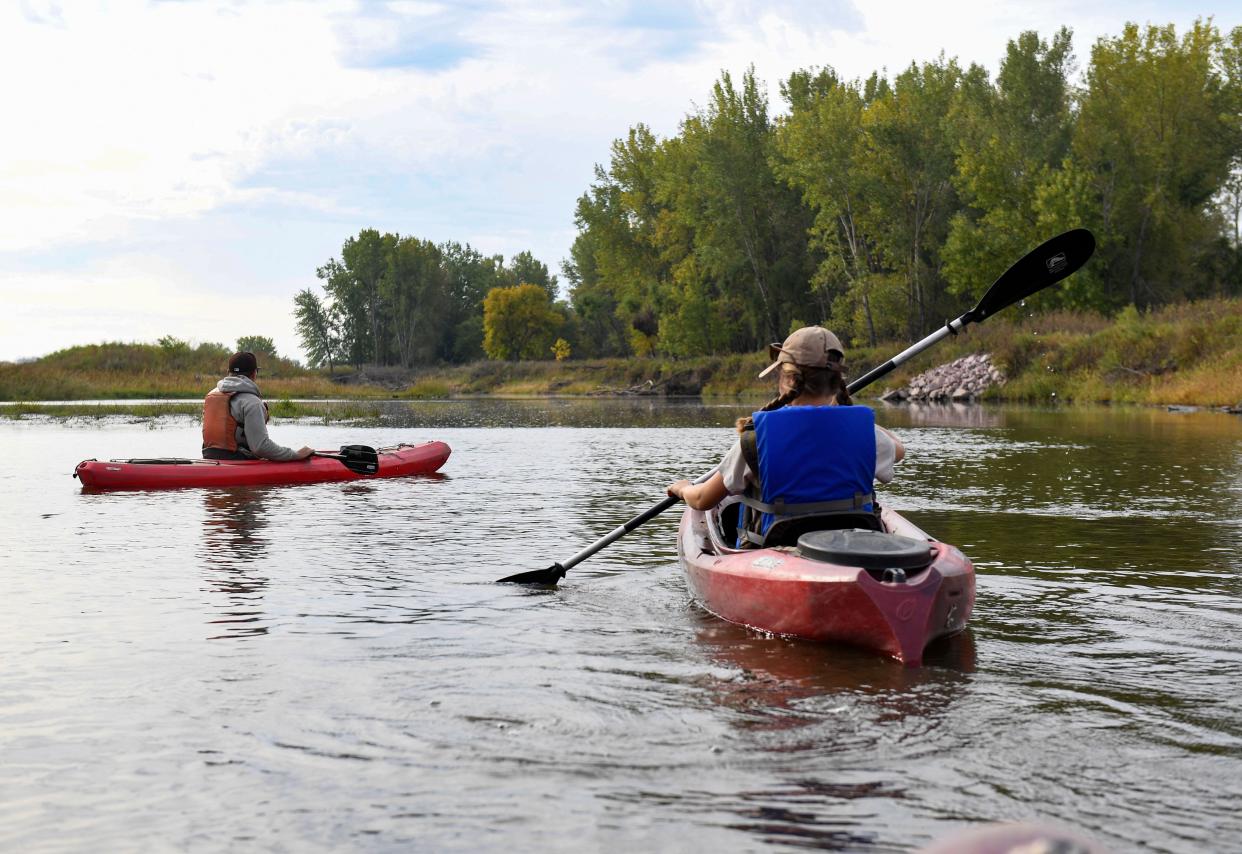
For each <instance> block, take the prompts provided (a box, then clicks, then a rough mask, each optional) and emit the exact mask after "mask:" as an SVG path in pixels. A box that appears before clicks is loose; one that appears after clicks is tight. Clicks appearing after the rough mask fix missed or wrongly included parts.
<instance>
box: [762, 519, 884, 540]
mask: <svg viewBox="0 0 1242 854" xmlns="http://www.w3.org/2000/svg"><path fill="white" fill-rule="evenodd" d="M856 528H861V529H864V530H867V531H881V530H883V527H882V526H881V525H880V517H879V516H878V515H877V514H876V513H872V512H869V511H858V512H851V513H841V512H837V513H817V514H813V515H808V516H790V517H787V518H784V519H778V520H777V521H775V522H773V523H772V527H771V528H768V532H767V534H765V535H764V537H763V543H762V545H760V548H769V547H771V546H796V545H798V540H799V539H801V537H802V535H803V534H808V533H811V532H813V531H839V530H844V529H856Z"/></svg>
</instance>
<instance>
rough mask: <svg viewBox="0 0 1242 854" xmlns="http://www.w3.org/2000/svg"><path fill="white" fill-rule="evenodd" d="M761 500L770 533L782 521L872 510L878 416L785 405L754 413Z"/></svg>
mask: <svg viewBox="0 0 1242 854" xmlns="http://www.w3.org/2000/svg"><path fill="white" fill-rule="evenodd" d="M754 419H755V444H756V447H757V451H758V454H757V457H758V462H759V471H758V472H757V474H758V475H759V486H760V494H759V500H757V501H756V500H754V499H753V498H743V501H744V502H745V503H746V504H748V505H749V506H750V507H752V508H755V509H756V510H758V511H760V512H761V513H762V516H761V518H760V522H759V525H758V530H759V533H760V534H766V533H767V531H768V529H769V528H771V527H772V523H773V522H774V521H775V520H776V519H777V518H781V517H787V516H805V515H812V514H820V513H848V512H866V513H871V512H874V509H875V503H874V502H875V454H876V449H875V413H874V412H872V411H871V409H870V408H869V407H866V406H787V407H784V408H782V409H777V410H774V411H772V412H756V413H755V415H754Z"/></svg>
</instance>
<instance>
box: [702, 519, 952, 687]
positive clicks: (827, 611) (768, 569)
mask: <svg viewBox="0 0 1242 854" xmlns="http://www.w3.org/2000/svg"><path fill="white" fill-rule="evenodd" d="M881 521H882V524H883V528H884V531H885V532H886V533H887V534H891V535H897V536H900V537H908V538H911V539H913V540H918V541H921V542H923V543H926V544H927V545H928V546H929V557H928V560H927V562H926V564H925V565H923V566H921V567H916V568H910V569H905V570H902V571H900V572H896V571H893V570H888V571H887V572H886V571H884V570H882V569H877V568H874V567H873V568H872V569H871V570H870V571H869V570H868V569H866V568H864V567H862V566H851V565H848V558H846V557H838V558H836V559H831V560H830V559H824V558H823V556H822V555H821V556H820V559H814V558H812V557H810V556H808V554H804V550H803V549H800V548H799V547H797V546H779V547H774V548H761V549H734V548H730V547H729V546H727V545H725V543H724V537H723V535H722V533H721V528H720V527H719V518H718V515H717V511H715V510H713V511H707V512H704V511H698V510H692V509H687V510H686V511H685V513H684V514H683V516H682V520H681V528H680V531H679V535H678V554H679V556H680V558H681V564H682V568H683V570H684V572H685V575H686V581H687V584H688V585H689V587H690V591H691V593H692V594H693V595H694V597H695V598H696V599H697V600H698V601H699V602H700V603H701V604H702V605H703V607H705V608H706V609H707V610H708V611H710V612H711V613H713V614H715V615H716V616H718V617H721V618H723V619H725V620H728V621H730V622H733V623H739V624H741V625H745V626H749V627H751V628H755V629H759V630H761V631H765V632H770V633H773V634H778V635H785V636H790V637H799V638H805V639H808V640H814V641H823V642H831V643H844V644H850V645H853V646H860V647H865V648H868V649H872V650H876V651H878V652H882V653H884V654H886V655H890V656H892V657H893V658H896V659H898V660H899V661H902V662H904V663H905V664H906V665H908V666H913V667H917V666H919V665H920V664H921V663H922V661H923V650H924V648H925V647H926V646H927V644H929V643H931V642H932V641H933V640H935V639H936V638H939V637H944V636H947V635H951V634H954V633H956V632H960V631H962V630H963V629H964V628H965V627H966V621H967V620H968V619H969V617H970V613H971V611H972V610H973V608H974V602H975V572H974V567H973V566H972V565H971V563H970V561H969V560H968V559H967V558H966V557H965V556H964V555H963V554H962V553H961V552H960V551H958V550H957V549H956V548H955V547H953V546H951V545H948V544H947V543H941V542H937V541H936V540H934V539H932V538H931V537H929V536H927V534H925V533H924V532H923V531H921V530H919V529H918V528H917V527H915V526H914V525H913V524H911V523H910V522H909V521H907V520H906V519H904V518H903V517H902V516H900V515H899V514H898V513H896V512H895V511H893V510H889V509H887V508H885V509H884V511H883V514H882V517H881ZM878 536H883V534H881V535H878Z"/></svg>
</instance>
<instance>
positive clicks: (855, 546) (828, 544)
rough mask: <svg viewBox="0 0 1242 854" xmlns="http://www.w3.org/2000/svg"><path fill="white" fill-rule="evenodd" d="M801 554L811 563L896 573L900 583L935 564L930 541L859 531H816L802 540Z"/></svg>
mask: <svg viewBox="0 0 1242 854" xmlns="http://www.w3.org/2000/svg"><path fill="white" fill-rule="evenodd" d="M798 551H800V552H802V556H803V557H805V558H809V559H811V560H818V561H824V562H825V563H837V564H841V565H842V566H858V567H862V568H863V569H866V570H869V571H870V570H879V571H883V572H886V573H893V579H892V580H898V581H904V580H905V578H906V575H905V573H906V572H907V571H913V570H920V569H923V568H924V567H926V566H927V565H928V564H930V563H931V561H932V549H931V544H930V543H929V542H927V541H926V540H916V539H913V538H911V537H903V536H900V535H898V534H888V533H884V532H880V531H871V530H858V529H854V530H836V531H813V532H811V533H808V534H806V535H804V536H802V537H800V538H799V539H798ZM885 580H888V579H887V578H886V579H885Z"/></svg>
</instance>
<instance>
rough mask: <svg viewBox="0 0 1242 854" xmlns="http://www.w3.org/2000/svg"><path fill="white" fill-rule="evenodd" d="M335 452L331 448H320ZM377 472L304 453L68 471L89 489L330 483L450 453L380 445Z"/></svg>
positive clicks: (438, 447)
mask: <svg viewBox="0 0 1242 854" xmlns="http://www.w3.org/2000/svg"><path fill="white" fill-rule="evenodd" d="M324 453H336V450H335V449H333V450H331V451H324ZM378 453H379V471H377V472H376V473H375V474H371V475H362V474H357V473H355V472H353V471H351V470H350V469H348V468H347V467H346V466H345V465H344V463H342V462H341V461H340V460H335V459H329V458H326V457H309V458H307V459H305V460H290V461H288V462H272V461H270V460H202V459H153V460H140V459H133V460H83V461H82V462H80V463H78V465H77V468H76V469H74V472H73V476H74V477H76V478H78V479H79V480H80V481H81V482H82V486H84V487H89V488H91V489H182V488H187V487H203V486H269V485H276V484H295V483H330V482H334V481H344V480H363V479H370V478H376V477H383V478H388V477H407V476H410V475H420V474H431V473H433V472H436V471H438V470H439V469H440V467H441V466H443V465H444V463H445V462H446V461H447V460H448V458H449V454H451V453H452V451H451V450H450V448H449V446H448V445H446V444H445V443H444V442H436V441H430V442H420V443H418V444H414V445H410V444H400V445H396V446H394V447H390V448H380V449H378Z"/></svg>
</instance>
